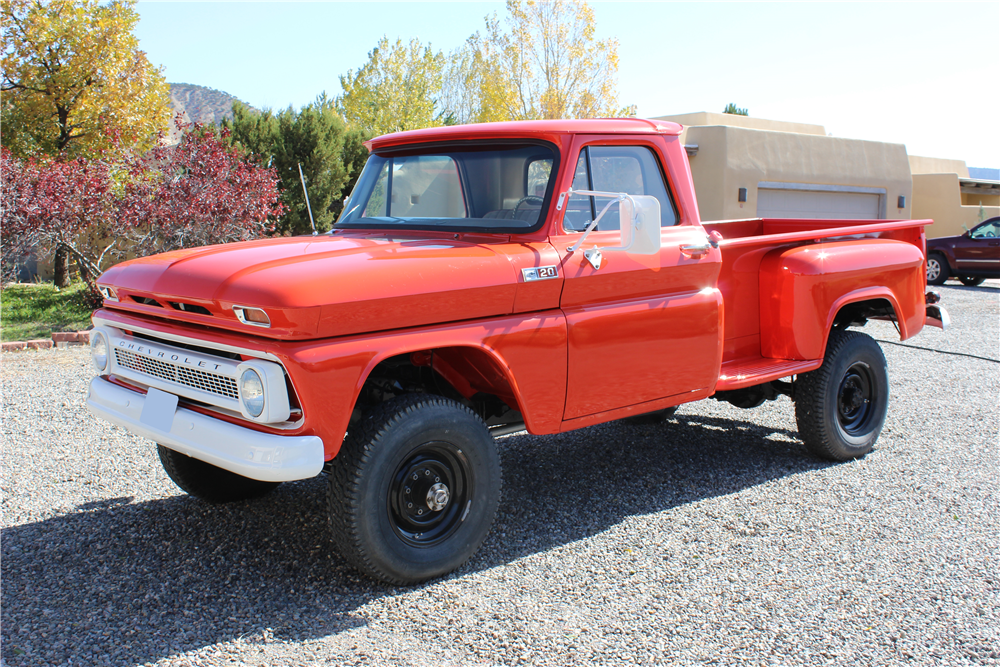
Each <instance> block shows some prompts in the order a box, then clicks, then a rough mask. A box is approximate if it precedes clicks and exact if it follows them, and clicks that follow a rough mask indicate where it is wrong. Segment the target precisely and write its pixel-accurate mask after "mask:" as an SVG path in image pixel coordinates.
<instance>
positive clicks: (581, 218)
mask: <svg viewBox="0 0 1000 667" xmlns="http://www.w3.org/2000/svg"><path fill="white" fill-rule="evenodd" d="M573 189H574V190H592V189H593V188H591V187H590V172H589V170H588V169H587V149H586V148H584V149H583V150H582V151H580V159H579V160H577V162H576V173H575V174H574V175H573ZM593 199H594V198H593V197H584V196H583V195H573V196H572V197H570V198H569V202H567V204H566V215H564V216H563V227H565V229H566V231H567V232H582V231H584V230H585V229H587V225H589V224H590V221H591V220H593V219H594V216H595V215H597V214H596V213H595V212H594V207H593Z"/></svg>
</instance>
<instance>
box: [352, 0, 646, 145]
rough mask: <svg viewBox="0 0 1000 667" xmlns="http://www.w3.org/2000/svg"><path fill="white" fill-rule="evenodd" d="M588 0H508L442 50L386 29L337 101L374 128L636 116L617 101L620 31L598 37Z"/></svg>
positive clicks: (367, 128)
mask: <svg viewBox="0 0 1000 667" xmlns="http://www.w3.org/2000/svg"><path fill="white" fill-rule="evenodd" d="M595 30H596V21H595V19H594V11H593V10H592V9H591V8H590V6H589V5H588V4H587V3H586V2H584V1H583V0H545V1H536V0H507V15H506V17H505V19H504V20H503V21H501V19H500V18H498V17H497V15H496V14H494V15H492V16H487V17H486V29H485V32H484V33H483V34H480V33H478V32H477V33H476V34H474V35H472V36H471V37H469V39H468V40H466V42H465V43H464V44H463V45H462V46H461V47H460V48H459V49H457V50H456V51H454V52H453V53H451V54H450V55H448V56H445V55H444V54H443V53H441V52H440V51H437V52H435V51H434V50H433V49H432V48H431V46H430V45H429V44H427V45H424V44H422V43H421V42H420V41H419V40H416V39H414V40H411V41H410V42H409V43H404V42H403V41H402V40H398V39H397V40H396V42H395V43H393V42H390V41H389V40H388V38H382V40H381V41H380V42H379V44H378V46H377V47H376V48H375V49H373V50H372V51H371V53H369V54H368V62H367V63H366V64H365V65H364V66H363V67H361V69H359V70H358V71H357V72H354V71H353V70H352V71H349V72H348V73H347V74H346V75H345V76H341V77H340V84H341V86H342V88H343V89H344V93H343V95H341V96H340V97H338V98H337V108H338V111H339V112H340V113H341V115H342V116H343V117H344V119H345V120H346V121H347V123H348V124H349V125H351V126H353V127H355V128H360V129H361V130H363V131H364V132H365V133H366V134H368V135H369V136H374V135H378V134H385V133H388V132H398V131H401V130H411V129H416V128H421V127H433V126H436V125H447V124H456V123H478V122H489V121H503V120H536V119H545V118H598V117H607V116H630V115H634V114H635V107H634V106H623V105H621V104H620V103H619V101H618V41H617V40H615V39H604V40H599V39H597V37H596V32H595Z"/></svg>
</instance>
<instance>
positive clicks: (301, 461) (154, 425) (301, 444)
mask: <svg viewBox="0 0 1000 667" xmlns="http://www.w3.org/2000/svg"><path fill="white" fill-rule="evenodd" d="M151 391H153V392H155V391H157V390H155V389H154V390H151ZM163 395H164V396H169V395H168V394H163ZM146 401H147V395H146V394H142V393H140V392H137V391H132V390H130V389H126V388H124V387H121V386H119V385H116V384H114V383H112V382H110V381H108V380H106V379H105V378H103V377H96V378H94V379H93V380H91V382H90V392H89V394H88V395H87V408H88V409H89V410H90V411H91V412H92V413H93V414H95V415H97V416H98V417H101V418H103V419H106V420H108V421H109V422H111V423H112V424H117V425H118V426H121V427H122V428H124V429H125V430H127V431H129V432H131V433H135V434H136V435H141V436H142V437H144V438H149V439H150V440H153V441H154V442H156V443H158V444H161V445H163V446H164V447H169V448H170V449H173V450H176V451H178V452H181V453H182V454H187V455H188V456H191V457H194V458H196V459H200V460H202V461H205V462H206V463H211V464H212V465H214V466H218V467H220V468H224V469H226V470H229V471H231V472H234V473H236V474H237V475H243V476H244V477H249V478H251V479H258V480H261V481H264V482H290V481H292V480H296V479H308V478H310V477H315V476H316V475H318V474H319V473H320V471H321V470H322V469H323V440H322V439H320V438H319V437H317V436H314V435H304V436H287V435H275V434H271V433H261V432H260V431H255V430H253V429H249V428H245V427H243V426H237V425H236V424H231V423H229V422H226V421H222V420H221V419H214V418H212V417H209V416H206V415H203V414H200V413H198V412H194V411H193V410H188V409H186V408H182V407H176V402H174V403H173V406H174V407H171V406H170V405H169V401H168V402H167V405H166V406H164V405H155V406H154V405H151V406H150V409H147V410H146V411H145V413H144V411H143V408H144V407H145V406H146ZM171 410H172V413H171V412H170V411H171Z"/></svg>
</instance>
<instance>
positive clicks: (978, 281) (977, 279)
mask: <svg viewBox="0 0 1000 667" xmlns="http://www.w3.org/2000/svg"><path fill="white" fill-rule="evenodd" d="M959 280H960V281H961V282H962V284H963V285H965V286H966V287H977V286H978V285H982V284H983V281H984V280H986V278H983V277H982V276H962V277H961V278H959Z"/></svg>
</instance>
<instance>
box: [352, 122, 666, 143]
mask: <svg viewBox="0 0 1000 667" xmlns="http://www.w3.org/2000/svg"><path fill="white" fill-rule="evenodd" d="M680 133H681V126H680V125H678V124H677V123H672V122H670V121H666V120H647V119H645V118H590V119H566V120H515V121H506V122H502V123H473V124H470V125H449V126H445V127H429V128H425V129H422V130H409V131H406V132H394V133H392V134H385V135H382V136H381V137H375V138H374V139H371V140H370V141H366V142H365V146H367V147H368V150H371V151H375V150H378V149H379V148H386V147H389V146H398V145H401V144H411V143H422V142H436V141H458V140H468V139H483V138H513V137H524V138H529V137H533V138H538V139H541V138H543V137H545V136H547V135H548V136H552V135H559V134H667V135H675V136H676V135H679V134H680Z"/></svg>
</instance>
